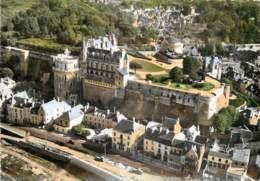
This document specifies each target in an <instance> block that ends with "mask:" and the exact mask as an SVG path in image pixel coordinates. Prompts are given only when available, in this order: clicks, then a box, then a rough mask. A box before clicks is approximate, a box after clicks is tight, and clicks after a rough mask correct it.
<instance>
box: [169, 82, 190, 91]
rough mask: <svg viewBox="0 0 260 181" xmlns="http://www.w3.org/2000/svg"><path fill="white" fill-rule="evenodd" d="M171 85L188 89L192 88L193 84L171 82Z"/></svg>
mask: <svg viewBox="0 0 260 181" xmlns="http://www.w3.org/2000/svg"><path fill="white" fill-rule="evenodd" d="M170 87H172V88H177V89H185V90H187V89H191V88H192V85H191V84H182V83H175V82H174V83H173V82H172V83H171V84H170Z"/></svg>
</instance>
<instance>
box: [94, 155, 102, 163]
mask: <svg viewBox="0 0 260 181" xmlns="http://www.w3.org/2000/svg"><path fill="white" fill-rule="evenodd" d="M94 160H95V161H98V162H103V158H102V157H101V156H95V158H94Z"/></svg>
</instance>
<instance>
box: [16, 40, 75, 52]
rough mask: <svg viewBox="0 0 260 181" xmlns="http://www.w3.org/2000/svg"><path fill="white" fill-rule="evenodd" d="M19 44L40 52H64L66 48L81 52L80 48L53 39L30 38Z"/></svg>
mask: <svg viewBox="0 0 260 181" xmlns="http://www.w3.org/2000/svg"><path fill="white" fill-rule="evenodd" d="M18 43H19V44H21V45H25V46H28V47H32V48H35V49H38V50H46V51H50V52H63V51H64V50H65V49H66V48H68V49H69V50H71V51H77V52H79V51H80V47H75V46H70V45H66V44H60V43H57V42H55V41H54V40H52V39H40V38H28V39H23V40H20V41H19V42H18Z"/></svg>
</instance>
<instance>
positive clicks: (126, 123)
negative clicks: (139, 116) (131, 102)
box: [114, 119, 144, 133]
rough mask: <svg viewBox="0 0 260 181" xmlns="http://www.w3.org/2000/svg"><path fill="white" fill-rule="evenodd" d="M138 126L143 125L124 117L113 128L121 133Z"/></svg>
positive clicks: (132, 130) (128, 131) (133, 129)
mask: <svg viewBox="0 0 260 181" xmlns="http://www.w3.org/2000/svg"><path fill="white" fill-rule="evenodd" d="M139 127H144V126H143V125H141V124H139V123H136V122H134V121H131V120H126V119H124V120H122V121H120V122H119V123H118V124H117V125H116V127H115V128H114V129H115V130H116V131H119V132H122V133H132V132H134V131H135V130H136V129H138V128H139Z"/></svg>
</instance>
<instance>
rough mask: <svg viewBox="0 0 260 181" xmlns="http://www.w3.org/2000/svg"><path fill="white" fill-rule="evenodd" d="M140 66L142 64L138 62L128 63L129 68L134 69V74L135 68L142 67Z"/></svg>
mask: <svg viewBox="0 0 260 181" xmlns="http://www.w3.org/2000/svg"><path fill="white" fill-rule="evenodd" d="M142 68H143V67H142V65H140V64H139V63H136V62H131V63H130V69H134V71H135V74H136V70H137V69H142Z"/></svg>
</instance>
